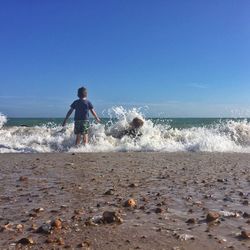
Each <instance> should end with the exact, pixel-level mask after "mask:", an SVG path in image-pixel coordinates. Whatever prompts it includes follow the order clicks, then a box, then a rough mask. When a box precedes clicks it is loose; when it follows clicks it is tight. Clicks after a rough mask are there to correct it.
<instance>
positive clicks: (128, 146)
mask: <svg viewBox="0 0 250 250" xmlns="http://www.w3.org/2000/svg"><path fill="white" fill-rule="evenodd" d="M108 116H109V117H108V118H103V119H101V120H102V123H101V124H96V123H95V122H94V121H93V120H91V126H90V130H89V138H90V143H89V145H87V146H83V145H82V146H78V147H75V146H74V140H75V136H74V133H73V129H74V124H73V120H70V121H69V122H68V124H67V125H66V127H65V128H64V129H63V128H62V126H61V123H62V121H63V118H50V119H49V118H8V117H6V116H5V115H3V114H1V115H0V153H10V152H14V153H18V152H22V153H39V152H117V151H165V152H176V151H192V152H250V120H248V119H226V118H224V119H220V118H147V117H146V116H145V115H144V114H143V112H141V111H140V110H139V109H129V110H126V109H124V108H123V107H114V108H112V109H110V111H109V113H108ZM135 117H139V118H141V119H143V120H144V126H143V127H142V128H141V133H142V135H141V136H138V137H135V138H134V137H129V136H124V137H122V138H120V139H118V138H116V137H115V134H116V133H117V132H119V131H122V130H124V129H126V128H127V127H128V126H129V123H130V122H131V121H132V120H133V118H135Z"/></svg>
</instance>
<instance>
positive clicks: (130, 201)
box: [124, 199, 136, 208]
mask: <svg viewBox="0 0 250 250" xmlns="http://www.w3.org/2000/svg"><path fill="white" fill-rule="evenodd" d="M124 206H125V207H132V208H134V207H136V201H135V200H134V199H128V200H126V201H125V203H124Z"/></svg>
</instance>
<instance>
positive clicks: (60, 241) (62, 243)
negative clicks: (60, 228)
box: [56, 238, 65, 246]
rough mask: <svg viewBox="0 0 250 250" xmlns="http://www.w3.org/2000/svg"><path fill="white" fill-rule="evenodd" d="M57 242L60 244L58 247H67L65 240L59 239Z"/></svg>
mask: <svg viewBox="0 0 250 250" xmlns="http://www.w3.org/2000/svg"><path fill="white" fill-rule="evenodd" d="M56 242H57V243H58V245H60V246H63V245H65V242H64V240H63V238H59V239H57V241H56Z"/></svg>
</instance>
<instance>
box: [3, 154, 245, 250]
mask: <svg viewBox="0 0 250 250" xmlns="http://www.w3.org/2000/svg"><path fill="white" fill-rule="evenodd" d="M0 180H1V186H0V249H104V250H105V249H150V250H151V249H174V250H178V249H192V250H194V249H227V248H230V249H250V239H247V237H244V235H243V236H241V232H242V231H244V230H245V231H246V233H247V231H249V230H250V215H249V214H250V206H249V198H250V154H235V153H233V154H225V153H222V154H219V153H135V152H134V153H79V154H70V153H55V154H54V153H49V154H1V155H0ZM129 198H131V199H134V201H135V202H136V206H135V207H125V206H124V203H125V202H126V201H127V200H128V199H129ZM104 211H111V212H113V211H114V212H116V215H115V216H114V218H118V217H119V220H116V219H114V218H113V219H114V222H113V220H112V219H111V220H110V221H109V220H106V221H105V220H104V218H103V217H102V215H103V212H104ZM210 211H215V212H218V216H219V218H218V219H217V220H215V221H212V222H208V221H207V220H206V217H207V214H208V213H209V212H210ZM229 212H230V213H229ZM55 220H56V222H55ZM188 220H189V221H188ZM53 221H54V223H53ZM187 221H188V222H189V223H187ZM41 226H43V227H42V229H41ZM245 238H246V239H245ZM21 239H22V240H21ZM19 240H21V243H17V242H18V241H19Z"/></svg>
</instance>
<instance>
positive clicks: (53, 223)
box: [51, 219, 62, 229]
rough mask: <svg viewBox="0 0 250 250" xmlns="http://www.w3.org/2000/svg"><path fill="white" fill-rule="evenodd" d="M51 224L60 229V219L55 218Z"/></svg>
mask: <svg viewBox="0 0 250 250" xmlns="http://www.w3.org/2000/svg"><path fill="white" fill-rule="evenodd" d="M51 226H52V227H53V228H56V229H61V228H62V221H61V219H55V220H53V221H52V222H51Z"/></svg>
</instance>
